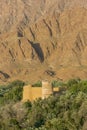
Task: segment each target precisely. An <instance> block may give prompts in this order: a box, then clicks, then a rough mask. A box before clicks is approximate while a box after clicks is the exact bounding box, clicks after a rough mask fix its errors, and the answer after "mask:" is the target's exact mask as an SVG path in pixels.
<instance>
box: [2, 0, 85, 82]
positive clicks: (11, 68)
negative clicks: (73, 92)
mask: <svg viewBox="0 0 87 130" xmlns="http://www.w3.org/2000/svg"><path fill="white" fill-rule="evenodd" d="M0 7H1V8H0V12H1V13H0V17H1V20H0V70H1V71H2V72H3V73H6V74H8V75H9V78H8V79H9V81H10V80H14V79H16V78H17V79H23V80H26V81H27V80H30V81H31V82H33V81H35V80H39V79H48V80H50V79H64V80H66V79H68V78H74V77H80V78H85V77H86V76H87V69H86V68H87V61H86V59H87V51H86V50H87V38H86V35H87V2H86V0H84V1H83V0H77V1H76V0H73V1H71V0H69V1H67V0H54V1H52V0H50V1H48V0H38V2H37V1H34V0H32V1H31V0H26V1H24V0H13V1H10V0H9V1H7V0H3V1H2V0H1V1H0ZM52 72H54V73H55V74H53V75H52ZM1 79H2V77H1Z"/></svg>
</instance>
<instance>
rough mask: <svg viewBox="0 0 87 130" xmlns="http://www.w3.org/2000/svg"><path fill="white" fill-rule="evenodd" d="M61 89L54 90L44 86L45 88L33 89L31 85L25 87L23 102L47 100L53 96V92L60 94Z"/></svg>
mask: <svg viewBox="0 0 87 130" xmlns="http://www.w3.org/2000/svg"><path fill="white" fill-rule="evenodd" d="M58 91H59V88H54V89H52V87H51V86H47V85H46V86H44V87H31V85H27V86H24V88H23V99H22V101H24V102H25V101H27V100H30V101H33V100H36V99H38V98H42V99H44V98H47V97H49V96H50V95H51V94H53V92H58Z"/></svg>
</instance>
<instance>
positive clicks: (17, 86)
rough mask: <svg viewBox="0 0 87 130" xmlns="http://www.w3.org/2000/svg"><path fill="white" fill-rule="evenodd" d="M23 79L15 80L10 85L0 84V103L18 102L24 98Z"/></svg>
mask: <svg viewBox="0 0 87 130" xmlns="http://www.w3.org/2000/svg"><path fill="white" fill-rule="evenodd" d="M23 86H24V82H23V81H19V80H16V81H13V82H12V83H9V84H8V85H4V86H0V105H4V104H6V103H9V102H11V101H12V102H13V101H14V102H17V101H20V100H21V99H22V92H23Z"/></svg>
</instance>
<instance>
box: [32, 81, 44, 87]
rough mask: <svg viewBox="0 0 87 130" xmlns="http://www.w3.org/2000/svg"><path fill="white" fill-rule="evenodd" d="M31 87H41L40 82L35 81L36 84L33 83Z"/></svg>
mask: <svg viewBox="0 0 87 130" xmlns="http://www.w3.org/2000/svg"><path fill="white" fill-rule="evenodd" d="M32 87H42V82H41V81H37V82H36V83H34V84H33V85H32Z"/></svg>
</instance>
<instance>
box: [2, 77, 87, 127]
mask: <svg viewBox="0 0 87 130" xmlns="http://www.w3.org/2000/svg"><path fill="white" fill-rule="evenodd" d="M65 85H66V88H67V89H66V91H65V92H63V93H61V94H57V95H55V96H50V97H49V98H47V99H44V100H42V99H40V98H39V99H38V100H36V101H34V102H32V103H31V102H30V101H27V102H25V103H22V102H19V101H20V99H21V98H16V100H15V98H10V99H11V102H9V103H6V104H5V105H4V106H1V107H0V130H87V81H86V80H85V81H83V80H77V79H72V80H69V81H68V82H67V83H66V84H65ZM13 88H14V87H13ZM10 91H12V89H11V90H10ZM18 92H19V90H18ZM9 93H10V92H9ZM12 93H15V91H12ZM19 93H20V92H19ZM17 94H18V93H17ZM14 95H15V94H14ZM19 95H20V94H19ZM13 97H15V96H13ZM20 97H21V96H20ZM0 98H3V97H0ZM10 99H9V101H10ZM12 100H13V102H12ZM14 101H16V102H14Z"/></svg>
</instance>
